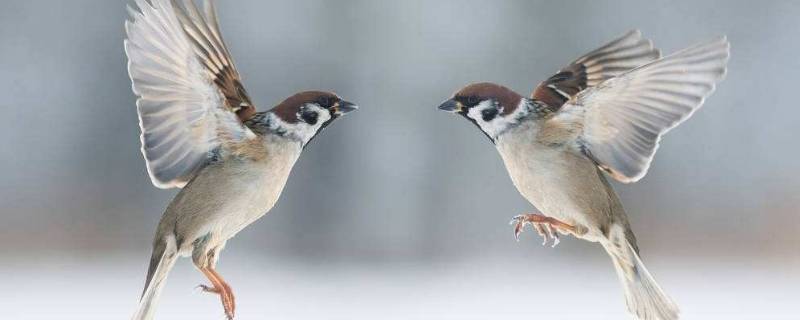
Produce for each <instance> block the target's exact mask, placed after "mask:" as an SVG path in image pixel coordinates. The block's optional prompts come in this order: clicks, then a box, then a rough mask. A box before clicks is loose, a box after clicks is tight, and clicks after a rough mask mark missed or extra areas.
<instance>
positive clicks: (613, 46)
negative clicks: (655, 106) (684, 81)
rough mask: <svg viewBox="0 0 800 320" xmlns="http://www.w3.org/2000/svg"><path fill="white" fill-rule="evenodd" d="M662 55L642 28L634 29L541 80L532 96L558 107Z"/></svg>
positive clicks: (553, 108)
mask: <svg viewBox="0 0 800 320" xmlns="http://www.w3.org/2000/svg"><path fill="white" fill-rule="evenodd" d="M659 56H660V53H659V51H658V50H657V49H654V48H653V42H652V41H650V40H648V39H645V38H642V33H641V32H639V30H632V31H629V32H628V33H626V34H624V35H623V36H621V37H619V38H617V39H615V40H613V41H611V42H609V43H607V44H605V45H603V46H601V47H600V48H597V49H595V50H593V51H592V52H589V53H587V54H585V55H583V56H581V57H580V58H578V59H576V60H575V61H573V62H572V63H570V64H569V65H568V66H566V67H565V68H563V69H561V70H559V71H558V72H557V73H556V74H555V75H553V76H552V77H550V78H548V79H547V80H545V81H543V82H542V83H540V84H539V85H538V86H537V87H536V88H535V89H534V90H533V93H532V94H531V97H532V98H533V99H535V100H537V101H540V102H543V103H544V104H546V105H547V106H548V107H550V108H551V109H552V111H555V110H558V109H559V108H560V107H561V106H562V105H564V103H566V102H567V100H569V99H570V98H572V97H574V96H575V95H576V94H578V93H579V92H581V91H583V90H584V89H586V88H589V87H593V86H596V85H598V84H600V83H601V82H603V81H605V80H608V79H611V78H613V77H616V76H618V75H620V74H622V73H623V72H626V71H629V70H631V69H633V68H636V67H638V66H641V65H643V64H646V63H648V62H650V61H653V60H655V59H658V57H659Z"/></svg>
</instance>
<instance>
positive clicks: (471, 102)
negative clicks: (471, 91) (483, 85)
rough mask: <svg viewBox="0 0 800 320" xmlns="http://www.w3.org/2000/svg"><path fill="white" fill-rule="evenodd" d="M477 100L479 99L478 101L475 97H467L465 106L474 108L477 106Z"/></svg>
mask: <svg viewBox="0 0 800 320" xmlns="http://www.w3.org/2000/svg"><path fill="white" fill-rule="evenodd" d="M478 100H480V99H478V97H476V96H469V97H467V105H470V106H474V105H476V104H478Z"/></svg>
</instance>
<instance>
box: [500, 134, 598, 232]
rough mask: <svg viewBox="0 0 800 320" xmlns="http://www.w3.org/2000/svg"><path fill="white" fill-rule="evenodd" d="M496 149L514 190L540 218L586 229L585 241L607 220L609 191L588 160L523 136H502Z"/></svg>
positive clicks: (530, 136) (531, 136) (526, 135)
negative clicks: (530, 205) (552, 219)
mask: <svg viewBox="0 0 800 320" xmlns="http://www.w3.org/2000/svg"><path fill="white" fill-rule="evenodd" d="M497 149H498V151H499V152H500V155H501V156H502V158H503V161H504V162H505V165H506V168H507V169H508V173H509V175H510V176H511V180H512V181H513V183H514V186H516V187H517V190H519V192H520V193H521V194H522V196H523V197H525V199H527V200H528V201H530V202H531V204H533V205H534V206H536V208H537V209H539V210H540V211H541V212H542V214H544V215H546V216H549V217H553V218H556V219H558V220H561V221H563V222H566V223H568V224H571V225H581V226H584V227H587V229H588V231H589V234H587V235H586V237H585V238H587V240H591V238H594V237H595V236H596V235H597V234H598V230H597V228H596V227H593V226H598V225H600V224H601V223H603V222H605V221H608V220H609V219H610V215H611V212H610V211H609V208H610V206H609V199H610V198H609V195H608V190H607V188H606V187H605V184H604V182H603V180H601V179H602V177H600V176H599V174H598V172H597V169H596V167H595V166H594V164H593V163H592V162H591V161H590V160H589V159H587V158H585V157H583V156H582V155H580V154H575V153H573V152H569V151H567V150H566V149H563V148H554V147H551V146H545V145H542V144H539V143H538V142H536V141H535V139H534V138H533V135H532V134H525V133H522V134H513V135H512V134H508V135H506V136H504V137H503V139H500V140H498V142H497Z"/></svg>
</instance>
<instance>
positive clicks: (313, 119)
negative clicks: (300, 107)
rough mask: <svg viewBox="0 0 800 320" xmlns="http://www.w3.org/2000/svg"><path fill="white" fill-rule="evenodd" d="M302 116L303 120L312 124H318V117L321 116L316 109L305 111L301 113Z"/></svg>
mask: <svg viewBox="0 0 800 320" xmlns="http://www.w3.org/2000/svg"><path fill="white" fill-rule="evenodd" d="M300 116H301V117H303V122H305V123H308V124H310V125H312V126H313V125H315V124H317V118H318V117H319V115H318V114H317V113H316V112H315V111H308V112H303V114H301V115H300Z"/></svg>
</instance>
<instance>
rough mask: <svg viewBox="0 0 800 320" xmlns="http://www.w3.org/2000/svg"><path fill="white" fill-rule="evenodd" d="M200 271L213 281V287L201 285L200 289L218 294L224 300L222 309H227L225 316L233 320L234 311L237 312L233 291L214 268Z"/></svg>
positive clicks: (205, 268)
mask: <svg viewBox="0 0 800 320" xmlns="http://www.w3.org/2000/svg"><path fill="white" fill-rule="evenodd" d="M200 271H202V272H203V274H204V275H205V276H206V278H208V281H211V285H212V286H211V287H209V286H206V285H202V284H201V285H200V289H202V290H203V291H205V292H211V293H216V294H218V295H219V297H220V299H221V300H222V307H223V308H224V309H225V316H227V317H228V320H232V319H233V314H234V311H235V310H236V300H235V299H234V297H233V290H232V289H231V287H230V286H229V285H228V284H227V283H226V282H225V280H224V279H222V276H220V275H219V273H217V271H216V270H214V268H212V267H204V268H200Z"/></svg>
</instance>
